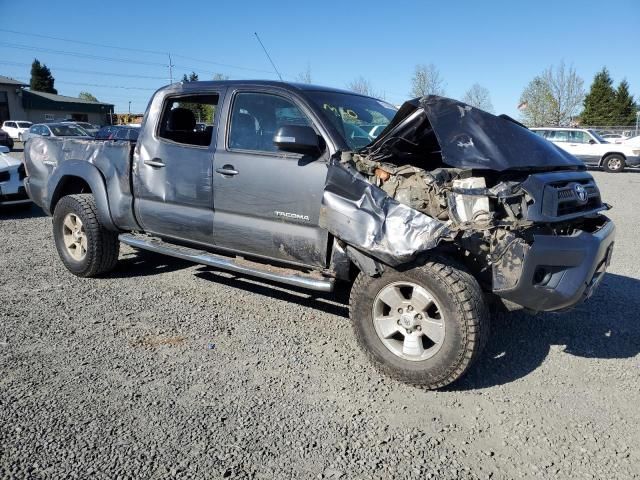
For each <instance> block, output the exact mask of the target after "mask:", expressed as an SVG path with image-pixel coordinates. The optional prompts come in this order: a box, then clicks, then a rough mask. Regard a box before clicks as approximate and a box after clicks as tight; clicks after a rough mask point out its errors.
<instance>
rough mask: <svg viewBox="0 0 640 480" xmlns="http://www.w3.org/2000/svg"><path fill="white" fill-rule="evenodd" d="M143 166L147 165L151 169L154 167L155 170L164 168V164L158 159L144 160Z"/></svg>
mask: <svg viewBox="0 0 640 480" xmlns="http://www.w3.org/2000/svg"><path fill="white" fill-rule="evenodd" d="M144 164H145V165H149V166H151V167H156V168H162V167H165V166H166V165H165V164H164V162H163V161H162V160H160V159H159V158H153V159H151V160H145V161H144Z"/></svg>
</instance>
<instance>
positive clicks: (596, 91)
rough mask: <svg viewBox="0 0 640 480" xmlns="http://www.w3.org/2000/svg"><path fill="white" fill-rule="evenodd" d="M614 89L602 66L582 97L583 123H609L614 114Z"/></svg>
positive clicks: (611, 121) (613, 120) (612, 119)
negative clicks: (585, 94) (587, 91)
mask: <svg viewBox="0 0 640 480" xmlns="http://www.w3.org/2000/svg"><path fill="white" fill-rule="evenodd" d="M615 110H616V91H615V90H614V89H613V80H612V79H611V75H609V70H607V67H604V68H603V69H602V70H600V71H599V72H598V73H596V75H595V77H594V78H593V83H592V84H591V88H590V89H589V93H588V94H587V96H586V97H585V98H584V110H583V111H582V116H581V117H582V123H583V125H611V124H613V123H616V122H615V119H614V117H615V116H616V113H615Z"/></svg>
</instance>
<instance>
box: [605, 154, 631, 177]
mask: <svg viewBox="0 0 640 480" xmlns="http://www.w3.org/2000/svg"><path fill="white" fill-rule="evenodd" d="M602 166H603V168H604V169H605V170H606V171H607V172H610V173H617V172H621V171H623V170H624V167H625V161H624V157H623V156H622V155H618V154H613V155H608V156H607V157H605V159H604V160H603V161H602Z"/></svg>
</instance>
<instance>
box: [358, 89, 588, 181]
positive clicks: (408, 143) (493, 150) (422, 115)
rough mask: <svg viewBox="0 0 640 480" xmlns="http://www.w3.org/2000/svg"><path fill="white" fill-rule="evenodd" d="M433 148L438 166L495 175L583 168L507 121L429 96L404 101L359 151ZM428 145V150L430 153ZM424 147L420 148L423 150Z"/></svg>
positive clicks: (456, 102) (451, 101)
mask: <svg viewBox="0 0 640 480" xmlns="http://www.w3.org/2000/svg"><path fill="white" fill-rule="evenodd" d="M428 137H431V139H432V140H431V144H433V139H434V138H435V139H437V143H438V146H439V149H440V154H441V156H442V162H443V163H445V164H446V165H448V166H451V167H455V168H465V169H484V170H494V171H504V170H522V169H532V168H533V169H553V168H562V167H565V168H567V167H568V168H574V169H575V168H577V167H578V168H584V166H583V163H582V162H581V161H580V160H578V159H577V158H575V157H574V156H573V155H571V154H569V153H567V152H565V151H564V150H562V149H560V148H558V147H556V146H555V145H554V144H553V143H551V142H549V141H547V140H545V139H544V138H542V137H540V136H538V135H536V134H535V133H533V132H531V131H530V130H529V129H527V128H526V127H524V126H522V125H520V124H518V123H517V122H515V121H514V120H512V119H510V118H509V117H504V116H496V115H492V114H490V113H487V112H485V111H483V110H480V109H477V108H474V107H471V106H469V105H467V104H465V103H462V102H459V101H457V100H453V99H450V98H445V97H439V96H435V95H429V96H426V97H422V98H415V99H413V100H409V101H408V102H405V103H404V104H403V105H402V107H401V108H400V110H398V113H397V114H396V115H395V117H394V118H393V119H392V121H391V123H390V124H389V125H388V126H387V128H386V129H385V130H384V131H383V132H382V133H381V134H380V136H379V137H378V138H377V139H376V140H375V141H374V142H372V143H371V144H370V145H368V146H367V147H365V148H364V149H363V150H362V152H363V153H370V152H376V154H383V155H384V154H385V153H388V154H389V155H393V154H394V151H395V152H397V151H398V150H404V151H409V152H410V153H412V154H419V153H420V152H419V149H420V147H421V146H426V145H429V138H428ZM434 147H435V148H436V149H437V146H435V145H432V146H431V147H430V150H431V151H433V150H434ZM423 148H424V147H423Z"/></svg>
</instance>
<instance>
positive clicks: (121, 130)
mask: <svg viewBox="0 0 640 480" xmlns="http://www.w3.org/2000/svg"><path fill="white" fill-rule="evenodd" d="M139 133H140V127H129V126H127V125H107V126H106V127H102V128H101V129H100V130H98V132H97V133H96V136H95V139H96V140H129V141H133V142H135V141H136V140H137V139H138V134H139Z"/></svg>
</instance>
